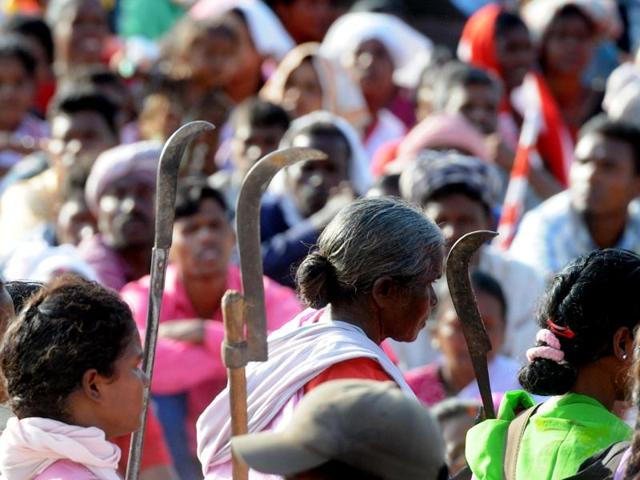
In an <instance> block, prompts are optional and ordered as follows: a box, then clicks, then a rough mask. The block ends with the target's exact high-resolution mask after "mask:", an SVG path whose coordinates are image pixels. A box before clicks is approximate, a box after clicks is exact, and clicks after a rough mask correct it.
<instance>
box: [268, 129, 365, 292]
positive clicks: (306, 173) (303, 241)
mask: <svg viewBox="0 0 640 480" xmlns="http://www.w3.org/2000/svg"><path fill="white" fill-rule="evenodd" d="M291 146H294V147H310V148H315V149H318V150H320V151H322V152H324V153H326V154H327V159H326V160H309V161H306V162H300V163H297V164H295V165H293V166H292V167H290V168H289V169H288V170H287V172H286V188H287V191H288V192H289V194H290V195H289V198H290V200H291V201H292V203H293V205H291V207H293V208H294V209H295V210H296V211H297V214H298V216H299V217H300V221H299V222H298V223H297V224H296V225H290V224H289V223H288V222H287V214H286V213H285V209H284V208H283V204H282V201H281V199H267V200H265V202H264V204H263V207H262V211H261V226H262V231H261V234H262V240H263V260H264V268H265V274H266V275H267V276H269V277H271V278H273V279H274V280H277V281H278V282H280V283H282V284H283V285H287V286H293V278H292V276H291V272H292V267H293V266H295V265H297V263H298V262H299V261H300V260H301V259H302V258H303V257H304V256H305V255H306V254H307V252H308V250H309V245H313V244H314V243H315V242H316V240H317V238H318V235H320V232H321V231H322V230H323V229H324V227H325V226H326V225H327V224H328V223H329V221H331V219H332V218H333V217H334V216H335V214H336V213H337V212H338V211H339V210H340V209H341V208H342V207H343V206H344V205H346V204H347V203H349V202H350V201H351V200H353V198H354V193H353V190H352V188H351V186H350V185H349V177H348V171H349V164H350V162H351V155H352V152H351V148H350V146H349V143H348V141H347V140H346V138H345V137H344V135H343V134H342V133H341V132H340V130H339V129H338V128H337V127H335V126H333V125H326V124H317V125H313V126H311V127H309V128H307V129H304V130H302V131H300V132H298V133H297V134H296V135H295V136H294V137H293V138H292V139H291Z"/></svg>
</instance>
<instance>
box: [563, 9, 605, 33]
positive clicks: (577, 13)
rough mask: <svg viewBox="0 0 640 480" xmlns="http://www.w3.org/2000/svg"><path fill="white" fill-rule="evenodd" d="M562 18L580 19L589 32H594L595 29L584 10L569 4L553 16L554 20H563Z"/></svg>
mask: <svg viewBox="0 0 640 480" xmlns="http://www.w3.org/2000/svg"><path fill="white" fill-rule="evenodd" d="M563 17H580V18H582V19H583V20H584V21H585V22H586V24H587V27H588V28H589V29H590V30H591V31H593V32H595V31H596V28H597V27H596V24H595V23H594V21H593V19H592V18H591V17H590V16H589V15H586V14H585V12H584V10H582V9H581V8H580V7H578V6H577V5H575V4H572V3H570V4H568V5H565V6H564V7H562V8H560V10H558V11H557V12H556V14H555V15H554V18H563Z"/></svg>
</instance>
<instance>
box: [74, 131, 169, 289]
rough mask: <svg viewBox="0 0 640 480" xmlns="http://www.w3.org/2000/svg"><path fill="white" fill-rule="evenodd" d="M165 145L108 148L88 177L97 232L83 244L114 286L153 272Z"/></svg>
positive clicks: (108, 283)
mask: <svg viewBox="0 0 640 480" xmlns="http://www.w3.org/2000/svg"><path fill="white" fill-rule="evenodd" d="M160 147H161V146H160V145H159V144H157V143H155V142H139V143H135V144H130V145H123V146H119V147H115V148H112V149H110V150H107V151H106V152H104V153H103V154H102V155H100V157H98V159H97V160H96V162H95V164H94V165H93V167H92V169H91V173H90V174H89V178H88V179H87V185H86V189H85V196H86V200H87V205H88V207H89V210H90V211H91V212H92V213H93V215H94V216H95V217H96V219H97V229H98V233H97V234H96V235H94V236H93V237H91V238H89V239H85V240H83V241H82V243H81V244H80V245H79V247H78V248H79V251H80V254H81V256H82V257H83V258H84V260H85V261H86V262H87V263H89V265H91V266H92V267H93V268H94V270H95V271H96V274H97V276H98V279H99V280H100V282H101V283H102V284H104V285H106V286H108V287H111V288H113V289H115V290H119V289H120V288H122V287H123V286H124V285H125V284H126V283H127V282H130V281H132V280H137V279H138V278H140V277H142V276H143V275H145V274H147V273H148V272H149V268H150V264H151V246H152V244H153V237H154V228H153V222H154V194H155V175H156V169H157V164H158V163H157V162H158V159H159V157H160Z"/></svg>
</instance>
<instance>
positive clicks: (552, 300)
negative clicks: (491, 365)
mask: <svg viewBox="0 0 640 480" xmlns="http://www.w3.org/2000/svg"><path fill="white" fill-rule="evenodd" d="M638 291H640V256H638V255H636V254H635V253H632V252H629V251H626V250H618V249H604V250H596V251H593V252H591V253H588V254H586V255H583V256H581V257H579V258H578V259H577V260H575V261H573V262H572V263H570V264H569V265H568V266H567V267H565V269H564V270H562V272H560V273H559V274H557V275H556V276H555V277H554V279H553V282H552V283H551V286H550V287H549V289H548V291H547V293H546V295H545V297H544V299H543V301H542V306H541V308H540V311H539V312H538V324H539V325H540V327H541V328H548V323H547V322H548V320H551V321H552V322H553V323H554V324H555V325H558V326H560V327H568V328H570V329H571V330H572V331H573V332H574V334H575V336H574V337H573V338H565V337H562V336H558V340H559V341H560V346H561V349H562V351H563V352H564V358H565V362H563V363H558V362H554V361H552V360H548V359H544V358H537V359H535V360H534V361H533V362H531V363H529V364H528V365H526V366H525V367H524V368H522V370H520V374H519V380H520V384H521V385H522V386H523V387H524V388H525V389H526V390H527V391H529V392H531V393H534V394H538V395H561V394H564V393H567V392H568V391H570V390H571V388H572V387H573V385H574V384H575V382H576V379H577V375H578V371H579V369H580V367H582V366H583V365H586V364H588V363H591V362H593V361H595V360H598V359H599V358H602V357H605V356H607V355H611V354H612V353H613V341H612V340H613V336H614V334H615V332H616V331H617V330H618V329H619V328H622V327H627V328H629V329H630V330H631V331H633V330H634V329H635V327H636V326H637V325H638V322H639V321H640V302H638V301H637V295H638Z"/></svg>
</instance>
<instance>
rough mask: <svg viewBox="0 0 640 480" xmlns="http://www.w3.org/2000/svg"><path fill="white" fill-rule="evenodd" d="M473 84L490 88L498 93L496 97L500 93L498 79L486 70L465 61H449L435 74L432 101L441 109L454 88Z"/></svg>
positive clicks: (500, 88)
mask: <svg viewBox="0 0 640 480" xmlns="http://www.w3.org/2000/svg"><path fill="white" fill-rule="evenodd" d="M474 85H480V86H485V87H489V88H492V89H493V90H494V91H495V92H496V93H497V94H498V97H500V96H501V95H502V85H501V83H500V81H499V80H498V79H497V78H495V77H494V76H493V75H492V74H491V73H490V72H488V71H487V70H484V69H482V68H478V67H474V66H473V65H468V64H466V63H461V62H449V63H448V64H447V65H445V66H444V67H443V68H442V70H441V73H440V74H439V75H438V76H437V79H436V82H435V85H434V99H433V103H434V105H435V106H436V108H437V109H439V110H442V109H443V108H444V107H445V106H446V104H447V102H448V101H449V96H450V95H451V92H452V91H453V90H454V89H455V88H457V87H470V86H474Z"/></svg>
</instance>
